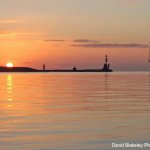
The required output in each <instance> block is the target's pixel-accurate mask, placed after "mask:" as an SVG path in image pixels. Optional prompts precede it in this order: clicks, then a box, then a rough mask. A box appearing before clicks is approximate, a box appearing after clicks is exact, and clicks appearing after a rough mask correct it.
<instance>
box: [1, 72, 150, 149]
mask: <svg viewBox="0 0 150 150" xmlns="http://www.w3.org/2000/svg"><path fill="white" fill-rule="evenodd" d="M122 142H134V143H137V142H140V143H144V142H149V143H150V74H149V73H146V72H145V73H140V72H137V73H127V72H126V73H125V72H124V73H110V74H108V75H106V74H104V73H76V74H75V73H45V74H40V73H37V74H35V73H33V74H30V73H24V74H22V73H20V74H19V73H18V74H15V73H14V74H3V73H1V74H0V150H111V149H113V148H112V143H122ZM114 149H115V150H116V149H118V148H114ZM132 149H133V148H132ZM146 149H150V148H146ZM118 150H120V149H118Z"/></svg>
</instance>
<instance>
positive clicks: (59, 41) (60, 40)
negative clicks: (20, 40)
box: [43, 40, 65, 42]
mask: <svg viewBox="0 0 150 150" xmlns="http://www.w3.org/2000/svg"><path fill="white" fill-rule="evenodd" d="M43 41H44V42H65V40H43Z"/></svg>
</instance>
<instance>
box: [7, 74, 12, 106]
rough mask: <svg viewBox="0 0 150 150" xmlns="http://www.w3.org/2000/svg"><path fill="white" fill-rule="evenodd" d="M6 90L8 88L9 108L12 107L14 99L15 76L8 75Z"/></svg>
mask: <svg viewBox="0 0 150 150" xmlns="http://www.w3.org/2000/svg"><path fill="white" fill-rule="evenodd" d="M6 90H7V100H8V101H9V104H8V105H7V106H8V107H9V108H10V107H12V104H11V101H12V100H13V76H12V75H10V74H9V75H7V82H6Z"/></svg>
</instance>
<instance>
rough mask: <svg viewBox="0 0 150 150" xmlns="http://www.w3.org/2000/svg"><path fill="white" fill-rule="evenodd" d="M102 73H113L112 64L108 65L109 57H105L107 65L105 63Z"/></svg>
mask: <svg viewBox="0 0 150 150" xmlns="http://www.w3.org/2000/svg"><path fill="white" fill-rule="evenodd" d="M101 71H103V72H112V70H111V69H110V64H109V63H108V55H105V63H104V66H103V69H101Z"/></svg>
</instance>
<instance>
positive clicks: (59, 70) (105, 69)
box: [0, 55, 113, 72]
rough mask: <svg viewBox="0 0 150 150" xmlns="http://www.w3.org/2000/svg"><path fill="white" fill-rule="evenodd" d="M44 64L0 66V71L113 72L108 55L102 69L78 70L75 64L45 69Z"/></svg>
mask: <svg viewBox="0 0 150 150" xmlns="http://www.w3.org/2000/svg"><path fill="white" fill-rule="evenodd" d="M45 68H46V66H45V64H43V70H38V69H34V68H29V67H0V72H113V71H112V69H110V64H108V56H107V55H106V56H105V63H104V66H103V68H102V69H82V70H78V69H77V68H76V67H75V66H74V67H73V69H70V70H69V69H68V70H67V69H63V70H61V69H57V70H46V69H45Z"/></svg>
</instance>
